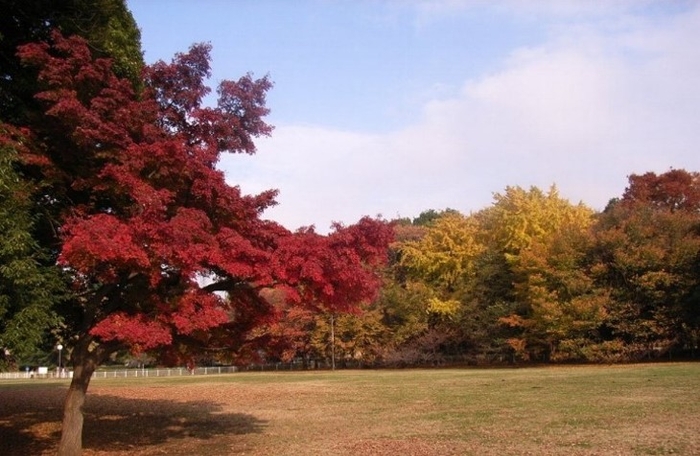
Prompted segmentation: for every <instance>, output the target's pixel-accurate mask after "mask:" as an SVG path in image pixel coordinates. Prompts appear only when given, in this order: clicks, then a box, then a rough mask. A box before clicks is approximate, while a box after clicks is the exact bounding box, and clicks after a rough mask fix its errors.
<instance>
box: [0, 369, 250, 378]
mask: <svg viewBox="0 0 700 456" xmlns="http://www.w3.org/2000/svg"><path fill="white" fill-rule="evenodd" d="M233 372H238V368H237V367H235V366H216V367H197V368H195V369H187V368H185V367H174V368H169V369H109V370H99V371H97V372H95V373H94V374H92V378H93V379H97V378H136V377H142V378H143V377H179V376H184V375H217V374H230V373H233ZM71 377H73V372H70V371H64V372H56V370H52V371H48V372H46V373H39V372H36V371H29V372H0V380H18V379H32V378H71Z"/></svg>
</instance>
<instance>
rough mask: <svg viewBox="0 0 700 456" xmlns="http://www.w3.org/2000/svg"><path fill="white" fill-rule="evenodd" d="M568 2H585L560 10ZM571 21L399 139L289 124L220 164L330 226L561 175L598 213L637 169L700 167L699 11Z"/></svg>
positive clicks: (463, 201)
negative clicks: (250, 152)
mask: <svg viewBox="0 0 700 456" xmlns="http://www.w3.org/2000/svg"><path fill="white" fill-rule="evenodd" d="M448 3H450V2H448ZM451 3H455V4H457V3H459V2H451ZM557 3H558V4H560V3H559V2H557ZM605 3H608V2H605ZM567 4H568V5H570V6H571V8H574V9H575V5H580V3H577V2H574V3H568V2H565V4H560V6H559V7H557V8H559V9H561V8H563V6H561V5H564V6H565V5H567ZM596 5H598V6H600V5H602V3H601V4H598V3H596ZM448 6H450V5H448ZM600 7H601V8H603V7H602V6H600ZM591 8H592V7H591ZM557 11H559V10H556V9H555V13H557ZM572 11H573V10H572ZM557 14H559V13H557ZM570 14H573V13H570ZM568 25H569V27H566V28H564V27H562V28H556V29H553V30H554V31H553V33H552V36H551V39H550V40H549V41H548V42H547V43H543V44H541V45H540V46H537V47H531V48H520V49H515V50H513V52H512V53H511V54H510V56H509V58H508V59H507V60H505V61H504V62H503V63H502V65H501V67H500V69H499V70H498V71H496V72H494V73H492V74H488V75H483V76H481V77H480V78H477V79H473V80H469V81H465V83H464V86H463V89H462V91H461V93H460V94H459V96H455V97H452V98H449V99H435V100H432V101H430V102H428V103H426V104H425V106H424V113H423V117H422V120H421V122H419V123H417V124H415V125H412V126H410V127H406V128H404V129H402V130H399V131H395V132H393V133H390V134H364V133H361V132H347V131H338V130H330V129H324V128H320V127H314V126H295V125H280V126H278V128H277V129H276V130H275V132H274V134H273V137H272V138H271V139H266V140H264V141H260V142H259V153H258V155H256V156H255V157H253V158H252V159H248V158H245V160H247V161H246V162H245V163H244V164H243V166H240V167H239V168H238V171H235V170H236V169H237V168H235V166H237V165H236V160H241V158H240V157H234V158H232V159H230V160H229V159H227V160H226V161H225V162H223V163H222V167H224V168H225V169H227V173H228V175H229V177H230V178H231V180H232V181H233V182H235V183H240V185H241V186H242V188H243V189H244V190H246V191H250V192H256V191H260V190H263V189H266V188H271V187H276V188H280V190H281V195H280V198H279V201H280V203H281V204H280V206H279V207H277V208H275V209H273V210H271V211H270V212H269V214H268V215H269V216H270V217H271V218H274V219H277V220H279V221H281V222H282V223H284V224H285V225H286V226H288V227H289V228H296V227H298V226H301V225H309V224H317V225H318V228H319V229H320V230H322V231H323V230H325V229H326V228H327V225H328V224H329V223H330V222H332V221H341V222H345V223H352V222H354V221H356V220H357V219H359V218H360V217H361V216H363V215H376V214H377V213H382V214H383V215H384V216H385V217H387V218H393V217H395V216H397V215H401V216H411V217H413V216H416V215H418V214H419V213H420V212H421V211H422V210H425V209H441V208H445V207H448V206H449V207H453V208H455V209H458V210H462V211H465V212H468V211H470V210H479V209H481V208H484V207H486V206H487V205H488V204H489V203H490V202H491V195H492V193H493V192H500V191H502V190H503V188H504V187H505V186H506V185H521V186H525V187H527V186H530V185H537V186H540V187H542V188H546V187H548V186H549V185H550V184H552V183H556V184H557V185H558V186H559V188H560V190H561V193H562V194H563V195H564V196H566V197H568V198H570V199H572V200H574V201H578V200H582V201H584V202H585V203H587V204H589V205H592V206H594V207H596V208H598V209H600V208H602V207H603V206H604V205H605V203H606V201H607V200H608V199H609V198H612V197H615V196H619V195H620V193H621V192H622V191H623V189H624V187H625V185H626V176H627V175H628V174H630V173H638V172H645V171H649V170H652V171H656V172H663V171H665V170H667V169H669V168H670V167H676V168H686V169H689V170H697V163H698V162H697V158H696V152H695V148H696V147H697V145H698V144H700V110H699V109H698V108H697V107H698V106H699V105H700V87H699V86H698V85H697V81H698V80H699V79H700V46H698V43H699V42H700V40H699V38H700V32H699V31H700V9H695V10H693V11H689V12H687V13H685V14H683V15H677V16H673V17H671V18H666V19H664V20H660V19H659V20H657V21H656V22H653V21H650V20H641V19H638V18H635V17H633V16H624V15H623V16H620V17H619V18H617V19H616V20H615V21H611V20H606V21H605V23H601V24H596V23H581V24H579V25H580V26H577V24H571V23H569V24H568Z"/></svg>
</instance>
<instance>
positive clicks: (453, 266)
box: [401, 212, 484, 319]
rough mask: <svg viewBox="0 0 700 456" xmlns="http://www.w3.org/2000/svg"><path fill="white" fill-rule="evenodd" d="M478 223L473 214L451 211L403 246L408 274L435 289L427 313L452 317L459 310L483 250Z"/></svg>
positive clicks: (438, 316)
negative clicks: (417, 238)
mask: <svg viewBox="0 0 700 456" xmlns="http://www.w3.org/2000/svg"><path fill="white" fill-rule="evenodd" d="M479 230H480V228H479V224H478V222H477V220H476V219H475V218H474V217H472V216H464V215H462V214H459V213H456V212H449V213H447V214H446V215H443V216H442V217H440V218H438V219H436V220H435V221H434V222H433V223H432V224H431V225H430V226H429V227H428V228H427V230H426V233H425V235H424V236H423V237H422V238H421V239H419V240H416V241H410V242H406V243H405V244H404V245H403V246H402V247H401V264H402V265H403V266H404V267H405V268H406V269H407V271H408V272H409V275H410V276H411V277H413V278H415V279H417V280H419V281H421V282H423V283H425V284H427V285H428V286H429V287H430V288H431V289H432V291H433V292H432V296H430V297H429V299H428V300H427V301H426V303H425V305H426V312H428V313H429V314H431V315H432V316H434V317H435V318H437V319H444V318H447V319H451V318H454V317H456V316H457V314H458V313H459V311H460V297H461V294H462V293H463V292H464V289H465V287H467V286H468V285H469V284H470V282H471V281H472V280H473V279H474V277H475V273H476V262H477V259H478V257H479V255H481V253H482V252H483V251H484V246H483V245H482V243H481V242H480V240H479Z"/></svg>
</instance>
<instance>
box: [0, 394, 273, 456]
mask: <svg viewBox="0 0 700 456" xmlns="http://www.w3.org/2000/svg"><path fill="white" fill-rule="evenodd" d="M65 394H66V388H65V386H59V385H45V386H44V387H41V388H38V387H27V388H21V387H11V388H4V387H0V454H2V455H3V456H15V455H18V456H19V455H22V456H26V455H39V454H42V453H43V454H46V453H48V454H53V453H55V450H56V447H57V444H58V440H59V439H60V427H61V417H62V413H63V399H64V397H65ZM176 400H177V398H173V401H170V400H163V399H131V398H123V397H118V396H110V395H94V396H91V395H90V394H89V393H88V397H87V400H86V404H85V407H84V412H85V423H84V428H83V449H84V450H85V452H86V453H87V452H92V451H96V452H111V451H114V452H116V453H119V452H129V449H137V448H138V449H139V450H140V451H144V450H147V449H148V447H154V448H153V450H155V451H157V449H156V448H155V447H159V446H164V445H167V447H168V451H167V454H191V451H192V450H191V448H190V449H187V448H186V447H182V448H181V450H182V453H180V451H178V445H179V444H180V443H183V442H184V441H185V440H186V439H193V440H196V441H198V442H200V444H201V442H202V441H207V440H211V439H215V438H217V437H223V436H235V435H243V434H255V433H261V432H262V431H263V429H264V427H265V425H266V422H265V421H262V420H259V419H257V418H255V417H254V416H252V415H247V414H240V413H229V412H224V411H223V408H222V407H221V406H220V405H218V404H217V403H215V402H212V401H206V400H195V401H186V402H176ZM186 446H188V445H186ZM204 447H206V445H204ZM200 449H202V447H201V446H200Z"/></svg>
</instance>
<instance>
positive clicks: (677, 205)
mask: <svg viewBox="0 0 700 456" xmlns="http://www.w3.org/2000/svg"><path fill="white" fill-rule="evenodd" d="M393 226H394V232H395V242H394V243H393V244H392V245H391V247H390V263H389V265H388V266H387V267H386V269H385V271H384V284H383V287H382V290H381V293H380V297H379V298H378V299H376V300H374V301H372V302H370V303H366V305H364V306H363V307H362V310H361V311H360V312H356V313H350V314H340V315H333V314H330V313H318V312H313V311H311V310H308V309H304V308H299V307H286V308H285V307H283V306H281V307H280V308H279V309H278V310H279V318H278V319H277V320H276V321H275V322H274V323H272V324H270V325H269V326H267V327H266V328H265V330H264V337H266V338H267V339H268V343H267V344H266V350H265V352H264V353H265V356H267V357H268V358H269V359H278V360H283V361H289V360H293V359H297V360H305V361H304V362H307V363H309V364H310V365H311V366H313V365H314V363H316V364H318V363H319V362H323V363H325V365H327V364H328V360H329V359H330V358H331V356H333V357H334V358H335V359H336V362H337V364H338V365H339V366H342V365H343V364H344V363H347V364H348V365H352V366H357V365H367V366H378V365H388V366H398V365H406V366H410V365H441V364H445V363H469V364H492V363H512V362H606V363H608V362H628V361H638V360H647V359H657V358H666V359H668V358H679V357H696V356H697V355H698V343H699V340H700V178H699V174H698V173H697V172H688V171H685V170H681V169H672V170H670V171H668V172H666V173H663V174H660V175H657V174H655V173H652V172H649V173H646V174H643V175H631V176H630V177H629V185H628V187H627V189H626V190H625V192H624V193H623V194H622V195H621V196H620V197H618V198H614V199H612V200H610V202H609V204H608V205H607V207H606V208H605V209H604V210H603V211H602V212H596V211H594V210H592V209H591V208H589V207H587V206H585V205H584V204H572V203H570V202H569V201H567V200H566V199H564V198H562V197H561V196H560V195H559V194H558V192H557V189H556V187H552V188H550V189H549V190H548V191H543V190H541V189H538V188H534V187H533V188H530V189H523V188H520V187H508V188H506V189H505V191H504V192H503V193H499V194H496V195H495V196H494V201H493V204H492V205H491V206H489V207H487V208H485V209H483V210H480V211H478V212H475V213H471V214H468V215H465V214H461V213H459V212H458V211H455V210H452V209H447V210H444V211H436V210H428V211H425V212H423V213H422V214H421V215H420V216H419V217H417V218H415V219H413V220H410V219H401V220H395V221H393ZM331 325H333V327H331Z"/></svg>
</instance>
